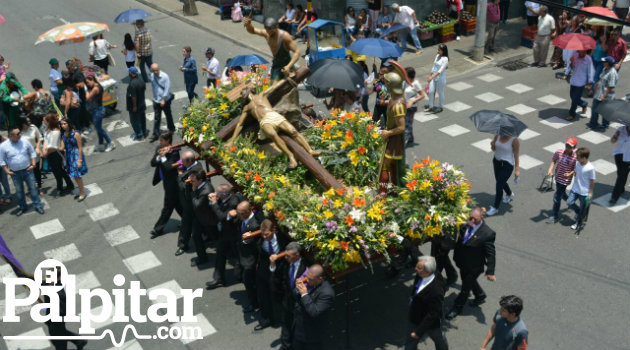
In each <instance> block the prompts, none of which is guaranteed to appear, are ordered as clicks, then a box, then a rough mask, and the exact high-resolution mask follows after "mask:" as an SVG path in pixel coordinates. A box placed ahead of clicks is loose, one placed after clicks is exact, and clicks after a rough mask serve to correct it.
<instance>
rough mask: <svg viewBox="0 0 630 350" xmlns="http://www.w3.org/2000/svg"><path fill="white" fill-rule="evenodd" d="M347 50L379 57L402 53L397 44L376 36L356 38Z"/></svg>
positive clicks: (394, 55)
mask: <svg viewBox="0 0 630 350" xmlns="http://www.w3.org/2000/svg"><path fill="white" fill-rule="evenodd" d="M348 50H352V51H354V52H356V53H358V54H360V55H366V56H375V57H380V58H385V57H400V56H402V53H403V52H402V49H401V48H400V46H398V45H397V44H395V43H393V42H391V41H387V40H383V39H377V38H367V39H357V40H356V41H355V42H354V43H352V45H350V46H349V47H348Z"/></svg>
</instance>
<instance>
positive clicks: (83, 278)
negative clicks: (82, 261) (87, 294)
mask: <svg viewBox="0 0 630 350" xmlns="http://www.w3.org/2000/svg"><path fill="white" fill-rule="evenodd" d="M76 280H77V288H76V290H75V292H78V291H79V289H94V288H98V287H100V286H101V282H99V281H98V278H96V275H95V274H94V271H92V270H90V271H87V272H83V273H80V274H78V275H77V278H76Z"/></svg>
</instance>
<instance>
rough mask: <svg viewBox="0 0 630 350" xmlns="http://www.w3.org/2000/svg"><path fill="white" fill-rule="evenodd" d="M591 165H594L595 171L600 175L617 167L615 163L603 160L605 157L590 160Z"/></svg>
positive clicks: (611, 171) (615, 169)
mask: <svg viewBox="0 0 630 350" xmlns="http://www.w3.org/2000/svg"><path fill="white" fill-rule="evenodd" d="M591 164H592V165H593V167H595V171H597V172H598V173H600V174H602V175H608V174H612V173H614V172H615V171H617V167H616V166H615V164H613V163H611V162H609V161H607V160H605V159H597V160H594V161H592V162H591Z"/></svg>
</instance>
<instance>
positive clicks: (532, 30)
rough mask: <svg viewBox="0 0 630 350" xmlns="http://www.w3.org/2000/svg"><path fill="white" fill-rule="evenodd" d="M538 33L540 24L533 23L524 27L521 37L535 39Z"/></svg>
mask: <svg viewBox="0 0 630 350" xmlns="http://www.w3.org/2000/svg"><path fill="white" fill-rule="evenodd" d="M536 35H538V26H536V25H532V26H529V27H525V28H523V33H522V35H521V37H522V38H524V39H529V40H534V39H536Z"/></svg>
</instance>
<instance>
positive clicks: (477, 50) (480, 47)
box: [472, 0, 488, 62]
mask: <svg viewBox="0 0 630 350" xmlns="http://www.w3.org/2000/svg"><path fill="white" fill-rule="evenodd" d="M487 12H488V1H487V0H479V1H477V27H476V28H475V47H473V55H472V58H473V60H475V61H479V62H481V61H483V52H484V49H485V46H486V13H487Z"/></svg>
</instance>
